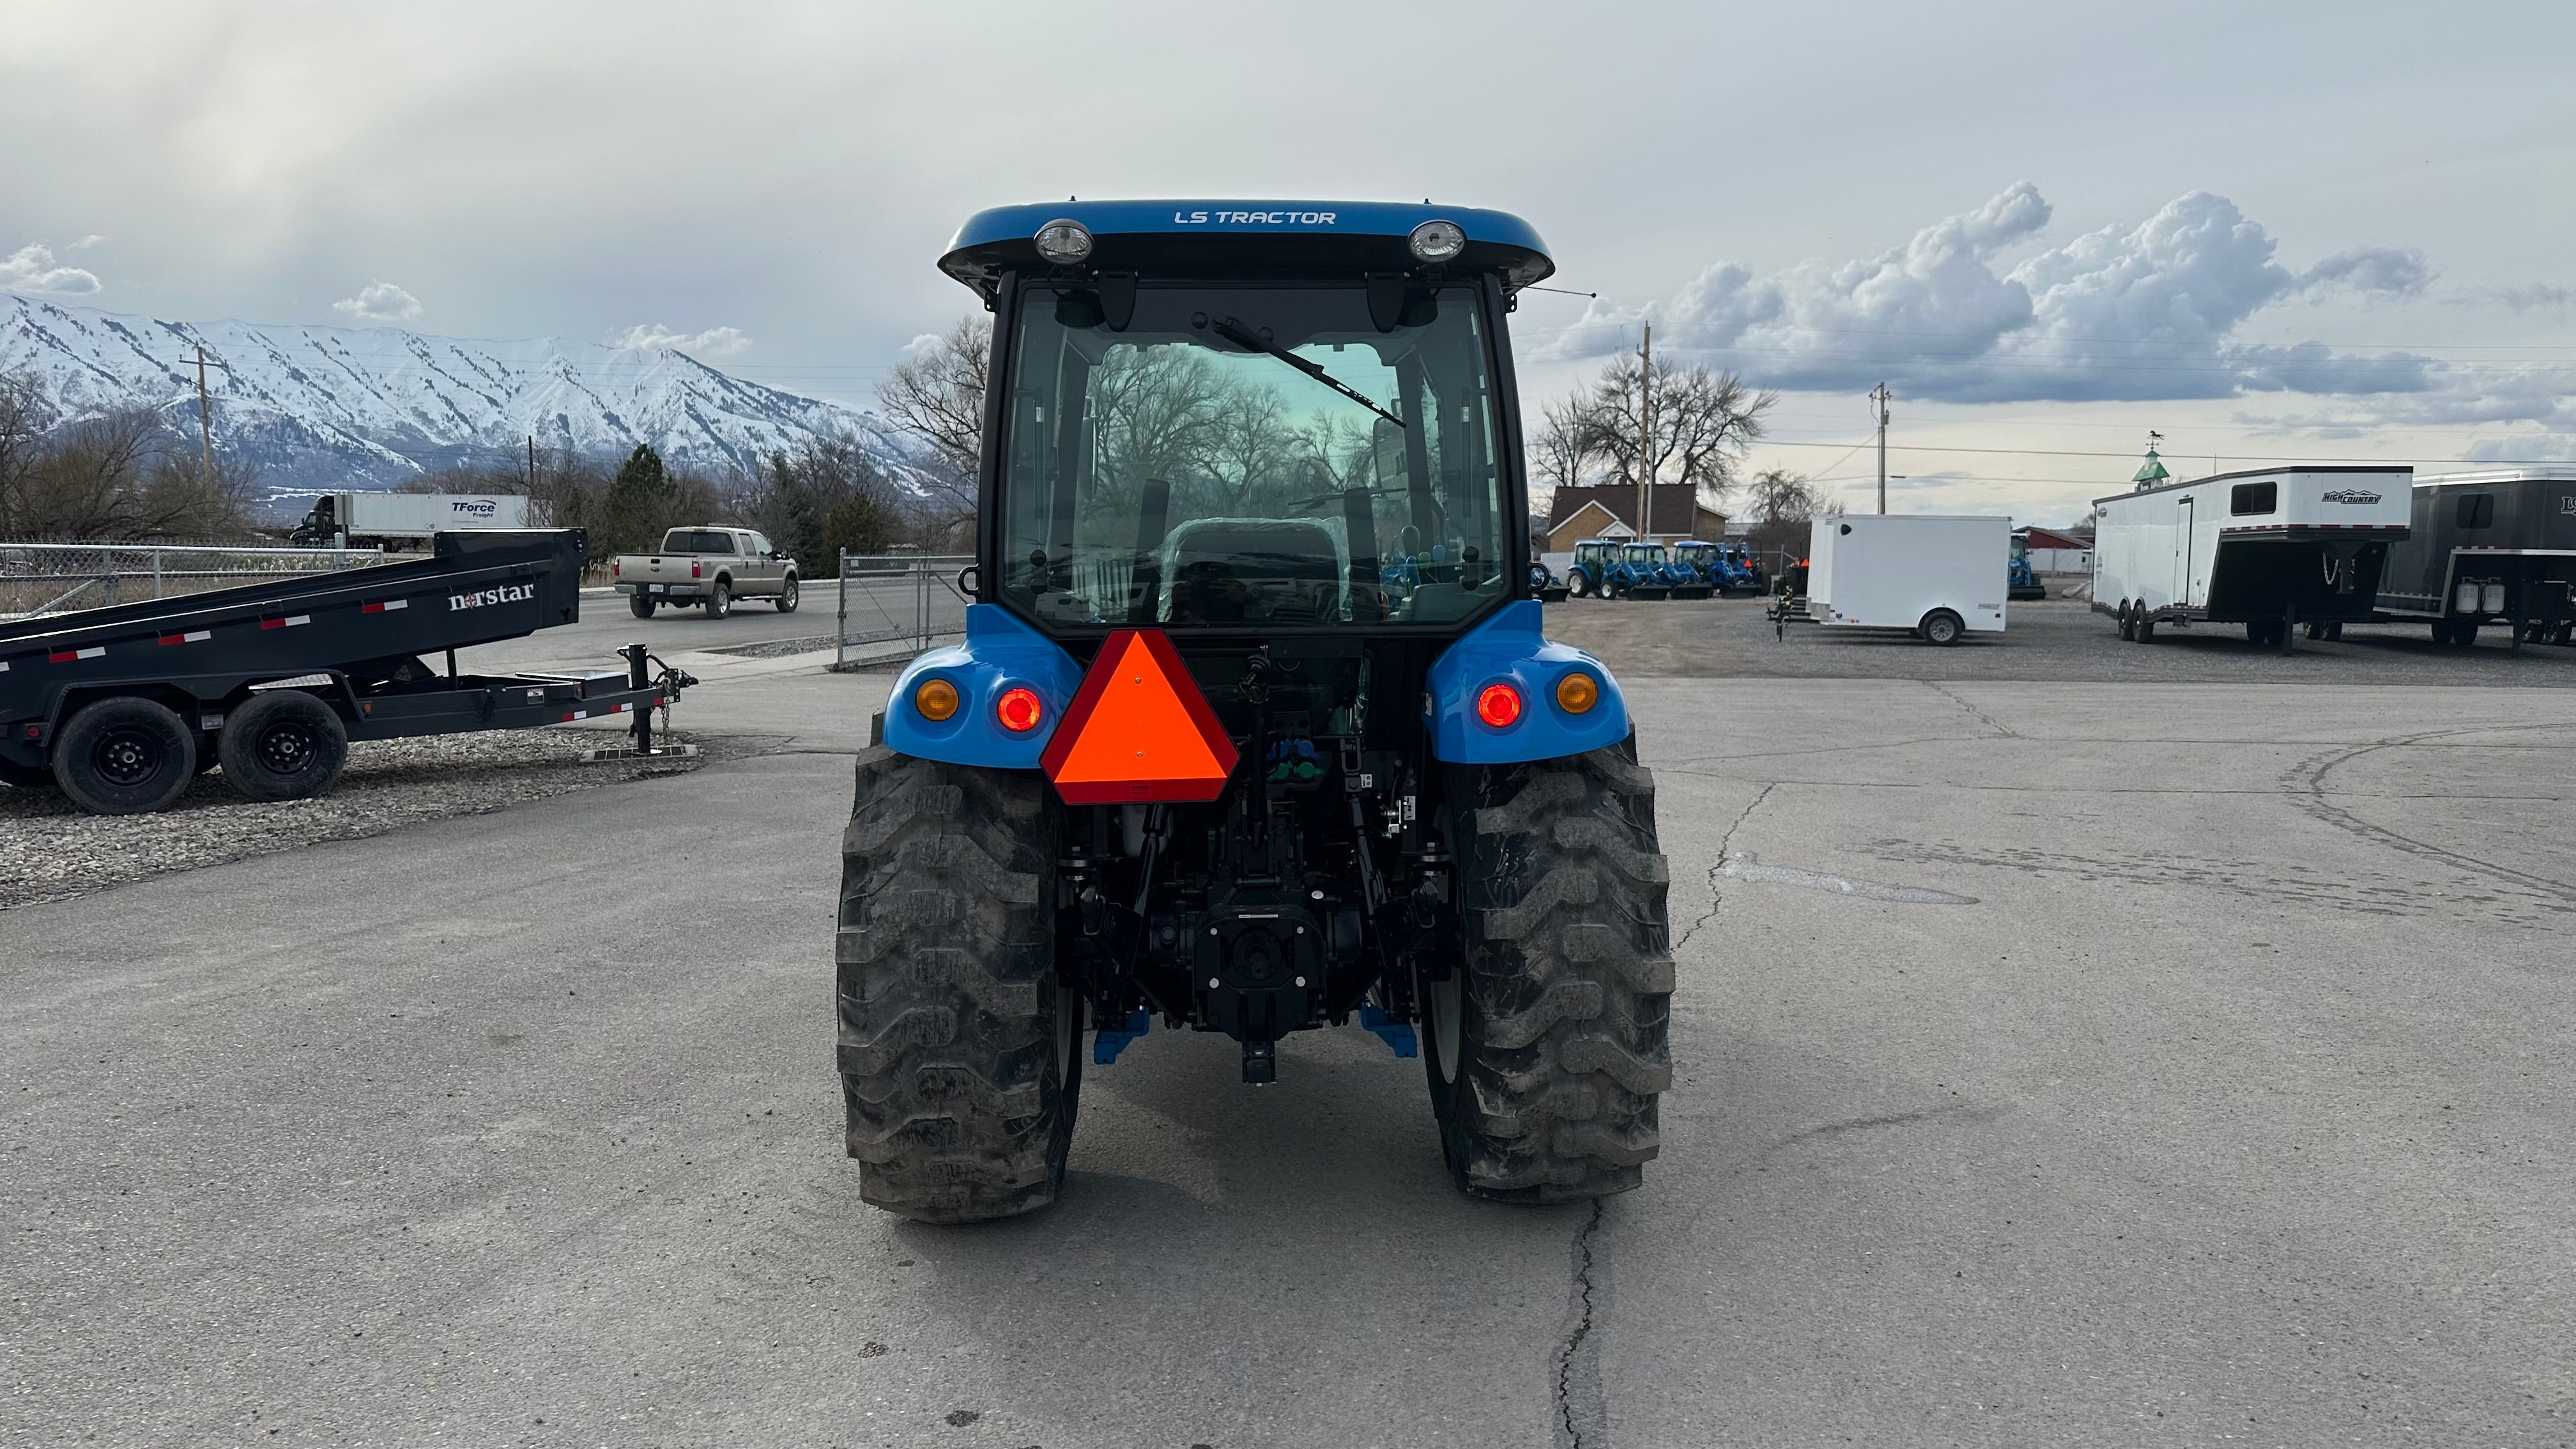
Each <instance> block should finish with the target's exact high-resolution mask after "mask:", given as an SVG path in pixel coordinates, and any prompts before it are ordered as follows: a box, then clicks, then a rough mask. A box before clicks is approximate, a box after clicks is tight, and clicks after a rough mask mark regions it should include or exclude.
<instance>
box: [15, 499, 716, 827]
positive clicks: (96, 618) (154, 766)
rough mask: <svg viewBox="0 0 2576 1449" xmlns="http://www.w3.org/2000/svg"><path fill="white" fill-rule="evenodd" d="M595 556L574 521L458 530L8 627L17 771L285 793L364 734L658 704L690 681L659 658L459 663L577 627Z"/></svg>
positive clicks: (97, 801) (138, 793) (333, 762)
mask: <svg viewBox="0 0 2576 1449" xmlns="http://www.w3.org/2000/svg"><path fill="white" fill-rule="evenodd" d="M583 552H584V541H583V537H582V535H581V534H580V533H578V532H576V531H573V530H569V529H552V530H530V531H487V532H472V533H442V534H439V535H438V536H437V538H436V540H435V544H434V551H433V553H432V554H431V556H429V557H427V558H423V559H419V560H416V561H413V562H409V563H399V564H388V565H383V566H379V567H372V568H362V569H354V570H349V571H346V572H340V573H329V574H312V575H305V576H300V577H296V578H291V579H281V580H278V581H276V582H273V583H258V584H249V585H245V586H242V587H240V588H232V589H219V590H215V591H213V592H209V593H201V594H188V595H184V596H181V597H178V598H170V599H154V600H148V601H145V602H142V603H134V604H124V605H118V606H114V607H110V608H103V609H83V610H79V611H76V612H72V613H66V614H53V615H47V616H44V617H41V618H34V619H25V620H20V621H17V622H15V623H0V781H6V782H7V783H8V784H11V785H15V786H20V787H24V788H37V787H42V786H46V785H55V786H59V787H60V788H61V789H62V790H63V792H64V793H65V794H67V795H69V796H70V797H71V798H72V800H73V802H74V803H76V804H78V805H80V806H81V807H82V808H83V809H86V810H90V811H94V812H97V813H101V814H127V813H132V812H136V811H144V810H157V809H159V808H161V807H162V806H165V805H167V804H169V803H170V802H171V801H172V800H174V799H176V798H178V795H179V793H180V792H181V791H182V790H184V789H186V788H187V785H188V781H189V780H190V779H191V778H192V777H194V776H195V775H197V774H200V773H202V772H203V771H204V770H207V769H210V768H213V767H214V765H215V764H216V763H218V762H220V764H221V765H222V767H223V771H224V777H225V779H226V781H227V782H228V783H230V784H231V785H232V786H233V787H234V788H235V789H236V790H238V791H240V792H241V793H242V794H244V795H246V796H248V797H250V798H251V799H254V800H284V799H293V798H297V797H300V796H305V795H311V794H315V793H318V792H319V791H322V790H324V789H327V788H329V786H330V784H331V782H332V781H333V780H334V779H336V778H337V777H338V775H339V773H340V768H341V766H342V765H343V764H344V763H345V762H346V759H347V755H348V745H349V742H350V741H351V740H383V739H396V738H401V737H404V736H409V735H434V734H455V733H461V732H464V731H469V730H487V729H517V728H523V727H526V726H530V725H541V724H559V723H563V722H565V721H568V720H577V719H586V718H594V717H597V716H601V715H613V714H626V713H630V712H634V713H639V714H640V713H642V712H645V711H649V710H650V709H652V708H653V707H654V706H655V705H657V704H659V703H660V702H661V701H663V700H664V699H665V698H668V697H670V695H671V694H672V693H673V688H671V687H666V686H671V685H673V684H674V683H675V681H673V680H672V679H671V677H670V676H668V675H667V673H666V675H665V676H664V677H663V678H662V679H661V680H659V681H656V680H653V679H650V678H647V676H646V673H645V658H644V656H643V654H642V652H641V651H640V650H637V651H635V652H634V653H633V654H632V655H631V656H630V659H629V664H628V667H627V668H626V669H625V670H622V671H618V672H615V673H600V674H509V675H460V674H458V673H457V672H456V657H455V651H457V650H459V649H463V648H466V647H468V646H471V645H475V644H488V643H491V642H493V641H495V640H501V639H515V638H518V637H519V636H521V635H525V634H531V633H534V632H536V631H537V630H539V629H546V628H552V627H555V626H557V625H561V624H570V623H573V622H575V621H576V620H578V619H579V618H580V615H581V565H582V557H583ZM442 654H443V655H445V656H446V665H447V667H446V670H445V672H443V673H442V672H440V671H439V670H436V669H434V668H432V667H431V666H430V665H429V664H428V663H427V662H426V659H427V656H433V655H442Z"/></svg>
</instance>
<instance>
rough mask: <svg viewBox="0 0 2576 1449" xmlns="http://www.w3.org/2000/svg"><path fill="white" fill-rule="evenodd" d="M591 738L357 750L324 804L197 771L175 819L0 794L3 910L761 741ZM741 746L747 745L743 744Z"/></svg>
mask: <svg viewBox="0 0 2576 1449" xmlns="http://www.w3.org/2000/svg"><path fill="white" fill-rule="evenodd" d="M624 738H625V737H624V735H623V734H622V733H612V732H609V731H604V730H593V729H569V730H567V729H534V730H491V731H486V732H483V733H479V734H462V735H431V736H428V737H426V738H422V739H410V740H378V741H366V742H361V743H358V744H353V745H351V746H350V747H349V768H348V770H347V772H346V773H345V774H343V775H342V776H341V777H340V782H339V784H337V785H335V786H333V787H332V789H331V792H330V793H329V794H327V795H323V796H320V797H318V798H316V799H311V800H286V801H280V802H277V803H274V804H254V803H253V802H251V801H248V800H244V799H243V798H241V797H240V796H239V795H236V794H234V793H233V792H232V790H231V789H230V788H229V787H228V786H226V785H225V784H224V780H223V774H222V772H221V771H220V770H218V771H214V772H212V773H209V774H207V775H204V776H201V777H200V778H199V779H198V780H197V781H196V782H195V783H194V784H192V785H191V786H189V787H188V793H186V794H185V795H182V796H180V797H179V800H178V803H177V804H175V805H172V806H171V807H170V808H169V809H168V810H165V811H161V812H159V813H158V814H152V815H85V814H82V813H81V812H80V811H79V810H78V809H76V808H74V806H73V805H72V803H71V802H70V801H69V800H66V799H64V798H63V796H62V795H61V794H60V793H58V792H56V791H53V790H13V789H10V788H8V787H7V786H0V911H5V910H9V909H12V908H14V907H17V906H25V905H34V904H36V903H38V902H41V901H57V900H65V899H68V898H70V897H72V896H78V895H86V894H88V893H89V892H91V891H97V890H104V889H106V888H107V887H109V886H113V885H122V884H124V883H125V882H127V881H133V880H141V879H142V878H143V877H145V876H149V875H158V874H161V873H162V872H164V871H173V870H194V869H196V868H197V867H199V866H207V865H219V864H222V863H223V862H225V861H228V860H240V859H243V858H244V857H247V856H253V855H267V854H269V853H271V852H272V851H279V850H293V849H295V848H297V847H299V846H306V845H315V844H319V843H321V842H323V841H326V840H355V839H359V838H361V837H363V836H369V835H382V834H384V833H385V832H386V831H389V830H398V829H401V828H402V827H403V826H406V825H414V824H418V823H420V822H421V821H425V820H440V819H445V818H446V817H448V816H452V815H480V814H483V813H486V812H488V811H493V810H498V809H500V808H502V807H503V806H505V805H515V804H518V803H519V802H521V801H525V800H542V799H545V798H547V797H548V796H553V795H562V794H566V793H569V792H571V791H574V790H587V789H590V788H592V787H594V786H599V785H607V784H613V783H615V782H617V781H621V780H638V779H647V778H651V777H653V776H656V775H670V774H679V773H683V772H686V771H689V770H693V769H696V768H697V767H698V766H699V765H700V764H701V763H703V762H704V761H705V760H706V759H707V758H709V757H715V758H722V757H725V756H726V755H728V754H733V753H749V752H752V751H754V750H756V749H757V748H758V745H757V744H756V743H750V744H746V743H745V742H742V741H736V740H729V739H722V738H706V737H697V736H691V735H689V734H686V733H683V734H680V735H677V736H664V738H666V739H675V740H677V741H683V742H690V741H693V742H695V743H697V744H698V745H699V746H700V748H701V749H702V750H703V751H704V752H705V753H703V754H701V755H700V756H698V757H696V758H683V759H674V760H668V761H654V762H651V763H645V762H642V761H635V760H607V761H602V762H600V763H598V764H595V765H594V764H585V763H582V761H581V759H580V753H581V752H582V751H584V750H590V749H596V748H599V747H601V746H605V745H612V744H617V743H620V742H622V741H623V740H624ZM737 746H739V747H740V748H736V747H737Z"/></svg>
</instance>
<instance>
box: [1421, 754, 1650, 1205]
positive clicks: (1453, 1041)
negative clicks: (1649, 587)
mask: <svg viewBox="0 0 2576 1449" xmlns="http://www.w3.org/2000/svg"><path fill="white" fill-rule="evenodd" d="M1654 789H1655V786H1654V777H1653V775H1652V774H1650V773H1649V772H1648V771H1647V770H1646V769H1645V768H1644V767H1643V766H1641V765H1639V764H1638V763H1637V754H1636V741H1635V738H1634V737H1633V736H1632V737H1631V738H1630V739H1628V740H1627V741H1625V742H1623V743H1621V744H1618V745H1615V746H1612V747H1610V748H1607V749H1599V750H1594V751H1592V752H1590V753H1588V754H1583V755H1575V756H1572V757H1569V758H1566V759H1557V760H1541V761H1538V762H1536V763H1533V764H1524V765H1497V766H1480V767H1462V768H1460V769H1459V770H1457V771H1456V772H1455V773H1454V774H1453V775H1452V776H1451V785H1450V791H1449V798H1450V801H1451V805H1450V808H1449V810H1448V812H1447V813H1446V815H1445V817H1444V818H1445V820H1446V822H1447V829H1448V833H1449V838H1450V844H1451V847H1452V849H1453V851H1454V853H1455V856H1456V860H1457V870H1458V906H1459V911H1458V914H1459V917H1460V920H1461V925H1462V927H1463V934H1464V936H1465V947H1466V949H1465V950H1464V951H1463V952H1461V953H1460V954H1459V959H1457V961H1456V962H1455V964H1453V965H1452V966H1451V968H1450V973H1449V975H1448V976H1447V977H1446V978H1444V979H1440V980H1431V979H1427V978H1426V979H1424V980H1423V981H1422V982H1421V983H1420V1000H1421V1002H1422V1010H1423V1018H1424V1026H1425V1028H1426V1030H1425V1031H1424V1032H1423V1033H1422V1036H1423V1041H1424V1050H1423V1054H1422V1055H1423V1068H1424V1076H1425V1077H1426V1079H1427V1080H1428V1081H1429V1083H1430V1087H1431V1106H1432V1112H1433V1115H1434V1116H1435V1117H1436V1118H1437V1119H1438V1121H1439V1124H1440V1145H1441V1152H1442V1155H1443V1156H1444V1157H1445V1158H1446V1159H1447V1161H1448V1164H1449V1171H1450V1174H1451V1176H1453V1177H1454V1178H1455V1179H1456V1180H1457V1183H1458V1186H1459V1187H1460V1188H1461V1189H1462V1190H1464V1191H1466V1192H1467V1193H1469V1194H1471V1195H1473V1196H1476V1197H1482V1198H1492V1199H1496V1200H1499V1201H1505V1202H1562V1201H1565V1200H1568V1199H1572V1198H1587V1197H1600V1196H1603V1195H1605V1194H1609V1193H1614V1192H1626V1191H1627V1190H1629V1189H1630V1188H1633V1187H1635V1186H1637V1185H1638V1182H1639V1180H1640V1177H1641V1176H1642V1168H1643V1164H1644V1163H1645V1162H1646V1161H1647V1160H1648V1159H1649V1158H1652V1157H1653V1156H1654V1155H1655V1153H1656V1150H1657V1147H1658V1145H1659V1139H1658V1135H1657V1124H1656V1101H1657V1098H1658V1096H1659V1095H1660V1094H1661V1093H1662V1092H1663V1091H1664V1090H1665V1089H1666V1088H1667V1087H1669V1086H1671V1085H1672V1076H1673V1072H1672V1049H1671V1044H1670V1040H1669V1030H1670V1017H1671V1011H1672V992H1673V958H1672V956H1671V955H1670V947H1669V945H1668V944H1667V926H1666V921H1665V917H1664V891H1665V883H1666V881H1667V880H1668V879H1669V874H1668V871H1667V868H1666V866H1665V863H1664V857H1663V856H1662V854H1661V853H1660V852H1659V850H1658V847H1657V843H1656V838H1655V796H1654Z"/></svg>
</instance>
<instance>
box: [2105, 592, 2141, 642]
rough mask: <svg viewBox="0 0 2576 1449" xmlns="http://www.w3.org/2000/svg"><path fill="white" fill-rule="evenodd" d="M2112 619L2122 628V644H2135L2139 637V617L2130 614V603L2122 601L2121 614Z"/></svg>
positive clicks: (2113, 616)
mask: <svg viewBox="0 0 2576 1449" xmlns="http://www.w3.org/2000/svg"><path fill="white" fill-rule="evenodd" d="M2111 617H2112V619H2113V620H2114V621H2116V622H2117V623H2118V624H2119V626H2120V642H2122V643H2124V644H2127V643H2133V642H2135V641H2136V639H2137V637H2138V616H2137V615H2135V614H2132V613H2130V612H2129V601H2128V600H2126V599H2122V600H2121V601H2120V609H2119V612H2118V613H2116V614H2113V615H2112V616H2111Z"/></svg>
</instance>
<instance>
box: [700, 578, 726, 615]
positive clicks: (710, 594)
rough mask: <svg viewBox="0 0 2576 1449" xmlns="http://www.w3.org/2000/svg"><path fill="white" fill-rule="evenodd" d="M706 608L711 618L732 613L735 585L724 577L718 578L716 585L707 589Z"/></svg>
mask: <svg viewBox="0 0 2576 1449" xmlns="http://www.w3.org/2000/svg"><path fill="white" fill-rule="evenodd" d="M706 610H707V617H708V618H710V619H721V618H723V617H724V616H725V615H727V614H730V613H732V612H733V585H732V584H730V583H727V582H726V581H724V580H723V579H718V580H716V581H715V585H714V586H713V587H712V588H709V589H708V590H707V603H706Z"/></svg>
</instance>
